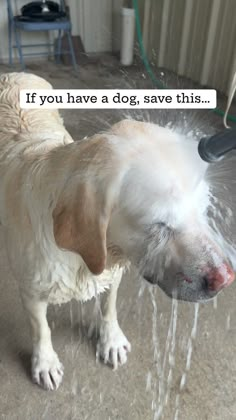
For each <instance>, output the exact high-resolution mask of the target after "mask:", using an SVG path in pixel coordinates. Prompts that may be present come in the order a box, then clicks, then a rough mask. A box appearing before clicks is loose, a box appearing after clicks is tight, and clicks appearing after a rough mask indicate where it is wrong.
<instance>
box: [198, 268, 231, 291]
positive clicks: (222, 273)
mask: <svg viewBox="0 0 236 420" xmlns="http://www.w3.org/2000/svg"><path fill="white" fill-rule="evenodd" d="M234 278H235V274H234V271H233V270H232V268H231V267H230V266H229V265H228V264H223V265H222V266H221V267H219V268H210V269H208V270H207V274H205V276H204V281H205V286H206V288H207V289H208V290H209V291H212V292H219V291H220V290H221V289H223V287H227V286H229V285H230V284H231V283H232V282H233V281H234Z"/></svg>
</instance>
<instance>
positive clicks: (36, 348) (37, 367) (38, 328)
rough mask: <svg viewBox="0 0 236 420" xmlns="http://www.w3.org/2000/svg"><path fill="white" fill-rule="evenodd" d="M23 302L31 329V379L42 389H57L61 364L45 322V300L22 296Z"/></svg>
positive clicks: (61, 368)
mask: <svg viewBox="0 0 236 420" xmlns="http://www.w3.org/2000/svg"><path fill="white" fill-rule="evenodd" d="M23 303H24V307H25V310H26V312H27V314H28V316H29V320H30V325H31V331H32V341H33V354H32V379H33V381H34V382H35V383H37V384H38V385H40V386H42V387H43V388H44V389H47V390H54V389H57V388H58V387H59V385H60V383H61V381H62V377H63V366H62V364H61V363H60V361H59V359H58V356H57V354H56V352H55V351H54V349H53V346H52V341H51V331H50V328H49V326H48V322H47V302H44V301H38V300H32V299H29V298H28V297H26V296H23Z"/></svg>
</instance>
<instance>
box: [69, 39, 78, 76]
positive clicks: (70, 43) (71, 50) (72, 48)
mask: <svg viewBox="0 0 236 420" xmlns="http://www.w3.org/2000/svg"><path fill="white" fill-rule="evenodd" d="M67 37H68V43H69V48H70V53H71V59H72V64H73V66H74V69H75V71H78V66H77V63H76V58H75V52H74V47H73V43H72V37H71V32H69V31H67Z"/></svg>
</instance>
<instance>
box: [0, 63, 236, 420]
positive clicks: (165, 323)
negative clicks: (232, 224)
mask: <svg viewBox="0 0 236 420" xmlns="http://www.w3.org/2000/svg"><path fill="white" fill-rule="evenodd" d="M6 71H9V68H7V67H6V66H0V73H1V72H6ZM29 71H31V72H34V73H36V74H38V75H41V76H43V77H45V78H47V79H48V80H49V81H50V82H51V83H52V84H53V85H54V87H56V88H85V87H89V88H98V87H99V88H102V87H114V88H121V87H126V86H130V87H135V86H137V87H145V86H146V87H150V84H149V82H148V80H146V79H145V78H144V76H143V72H142V71H141V70H139V69H138V67H134V68H132V69H130V70H129V71H128V72H124V71H123V69H121V68H119V66H118V65H117V63H116V62H115V61H114V60H107V59H104V60H101V61H100V62H98V63H97V64H96V65H94V64H93V65H92V64H90V65H86V66H84V67H83V68H81V69H80V74H79V76H77V75H76V74H75V73H74V72H73V71H71V70H70V69H68V68H65V67H61V68H59V69H58V67H56V66H54V64H50V63H48V64H46V65H34V66H33V65H31V66H29ZM157 75H158V74H157ZM162 77H163V78H164V81H165V82H167V83H168V85H169V86H171V87H184V86H191V83H190V82H189V81H184V80H182V79H181V80H180V79H176V78H175V76H174V75H172V74H170V73H167V72H164V76H162ZM131 81H132V82H131ZM220 101H221V104H222V105H224V98H223V97H222V98H221V100H220ZM62 114H63V116H64V119H65V124H66V126H67V128H68V130H69V131H70V133H71V134H72V135H73V136H74V138H75V139H76V140H77V139H78V140H79V139H80V138H82V137H84V136H86V135H90V134H92V133H94V132H96V131H98V130H100V129H103V128H104V127H106V125H107V124H110V123H113V122H115V121H117V120H119V119H121V118H122V112H116V111H108V112H104V111H99V112H97V111H90V112H88V111H78V110H64V111H63V112H62ZM133 114H135V113H133ZM136 117H137V118H139V119H140V118H145V119H147V118H149V117H150V118H151V119H152V120H155V121H160V122H162V123H166V122H170V121H174V122H175V124H176V125H182V126H183V127H185V130H186V131H187V130H188V129H190V130H191V129H194V131H196V133H197V134H198V135H200V134H199V133H201V132H206V133H208V132H214V130H216V129H218V128H222V121H221V119H220V118H219V117H218V116H216V115H214V114H212V113H210V112H206V111H197V112H192V111H191V112H181V111H178V112H176V111H162V112H161V111H155V112H150V113H149V115H147V114H146V113H145V114H142V113H141V112H139V113H136ZM186 127H187V128H186ZM229 165H230V166H229V170H228V171H227V172H228V175H227V177H226V173H225V171H219V172H220V173H219V179H220V184H221V185H222V186H223V185H224V183H227V185H228V186H229V189H231V188H232V191H231V193H233V194H234V189H235V184H234V181H233V179H234V176H235V162H234V161H233V160H231V161H230V162H229ZM215 172H216V174H217V168H216V169H215ZM222 174H223V175H222ZM224 174H225V175H224ZM224 176H225V177H224ZM226 178H227V179H226ZM229 180H231V184H230V185H229ZM218 185H219V184H218ZM223 189H224V188H223ZM225 194H226V196H225V199H226V200H227V194H230V193H229V192H226V193H225ZM0 239H1V243H0V250H1V251H0V267H1V275H0V308H1V309H0V418H1V419H9V420H14V419H17V420H18V419H19V420H25V419H32V420H36V419H47V420H51V419H54V418H60V419H63V420H64V419H68V420H69V419H82V420H85V419H89V420H102V419H104V420H109V419H111V420H113V419H117V420H118V419H119V420H121V419H122V420H129V419H135V420H138V419H143V420H148V419H153V418H154V414H155V412H156V413H157V411H158V407H159V406H160V404H162V403H163V401H164V399H165V397H166V395H167V394H168V393H169V399H168V401H167V404H166V406H165V408H164V412H163V419H166V420H169V419H174V418H175V420H177V413H178V419H179V420H180V419H182V420H195V419H196V420H200V419H201V420H224V419H225V420H231V419H236V400H235V395H236V355H235V350H236V305H235V300H236V298H235V296H234V294H236V283H235V284H233V285H232V286H231V287H230V288H229V289H227V290H225V291H224V292H223V293H222V294H221V295H220V296H219V297H218V299H217V300H215V301H214V302H210V303H208V304H204V305H200V307H199V317H198V328H197V336H196V338H195V339H194V338H193V339H191V338H190V335H191V331H192V328H193V324H194V311H195V306H194V305H191V304H186V303H179V304H178V308H176V306H173V310H176V309H177V329H176V335H175V339H176V341H174V338H173V336H172V338H171V342H169V340H168V338H167V335H168V330H169V329H171V328H173V329H174V326H173V322H172V321H171V310H172V303H171V301H170V300H169V299H168V298H166V297H165V296H164V295H163V293H162V292H161V291H160V290H157V289H152V288H150V287H148V286H147V287H145V288H144V290H143V289H142V283H141V282H140V280H138V279H136V278H135V276H132V275H131V276H129V277H127V278H125V279H124V281H123V283H122V286H121V289H120V293H119V305H118V307H119V318H120V323H121V326H122V328H123V330H124V332H125V334H126V335H127V337H128V339H129V340H130V341H131V343H132V352H131V354H130V356H129V360H128V364H127V365H125V366H124V367H122V368H120V369H119V370H118V371H116V372H113V371H112V370H111V369H110V368H109V367H107V366H104V365H103V364H102V363H100V362H96V357H95V342H94V340H89V339H88V338H87V327H88V325H89V323H90V319H91V313H92V310H93V303H91V304H87V305H81V304H77V303H76V302H72V303H71V304H70V305H69V304H68V305H64V306H62V307H52V308H50V310H49V321H50V325H51V327H52V330H53V342H54V346H55V349H56V351H57V352H58V354H59V356H60V358H61V361H62V362H63V363H64V366H65V377H64V382H63V384H62V386H61V387H60V388H59V390H58V391H57V392H54V393H52V392H45V391H42V390H41V389H39V388H38V387H37V386H36V385H33V384H32V383H31V381H30V341H29V334H28V325H27V322H26V318H25V315H24V312H23V310H22V307H21V304H20V299H19V295H18V290H17V284H16V282H15V280H14V279H13V278H12V275H11V273H10V270H9V266H8V262H7V257H6V253H5V249H4V243H3V238H2V235H1V233H0ZM140 291H141V292H142V293H141V292H140ZM155 303H156V305H157V306H156V307H155ZM171 322H172V323H171ZM169 327H170V328H169ZM189 340H190V341H189ZM168 346H169V350H168ZM171 346H172V348H173V351H171ZM189 347H190V348H191V347H192V361H191V368H190V370H189V371H188V372H187V377H186V384H185V386H184V387H183V389H180V388H181V387H180V383H181V378H183V374H184V373H185V366H186V359H187V352H188V349H189ZM169 353H170V356H171V353H173V355H174V362H173V363H172V364H173V366H172V364H171V357H170V358H169ZM165 354H166V355H167V357H166V368H165V369H164V373H163V374H162V375H161V371H162V367H163V363H164V359H165ZM171 366H172V368H171ZM170 370H171V372H172V379H170V380H169V386H167V377H168V373H169V371H170ZM182 381H183V379H182ZM158 387H160V392H161V398H160V403H159V402H158ZM177 409H178V410H177ZM175 416H176V417H175ZM156 419H157V417H156Z"/></svg>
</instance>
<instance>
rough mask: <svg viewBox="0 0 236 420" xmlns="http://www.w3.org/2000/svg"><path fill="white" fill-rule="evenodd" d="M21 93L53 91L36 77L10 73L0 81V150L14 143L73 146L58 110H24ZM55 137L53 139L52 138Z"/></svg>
mask: <svg viewBox="0 0 236 420" xmlns="http://www.w3.org/2000/svg"><path fill="white" fill-rule="evenodd" d="M21 89H52V86H51V85H50V83H48V82H47V81H46V80H44V79H42V78H41V77H38V76H36V75H33V74H27V73H7V74H3V75H2V76H1V77H0V147H1V150H2V147H3V143H6V142H11V141H14V142H15V141H18V142H19V141H24V142H26V141H30V142H34V143H35V142H37V141H40V142H41V141H43V140H45V139H49V138H51V141H52V137H53V143H57V142H59V143H61V142H62V143H64V144H65V143H70V142H72V141H73V140H72V138H71V137H70V135H69V133H68V132H67V131H66V129H65V128H64V126H63V120H62V118H61V117H60V115H59V113H58V111H57V110H54V109H52V110H47V109H46V110H45V109H25V110H23V109H21V108H20V90H21ZM52 134H53V136H52Z"/></svg>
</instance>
